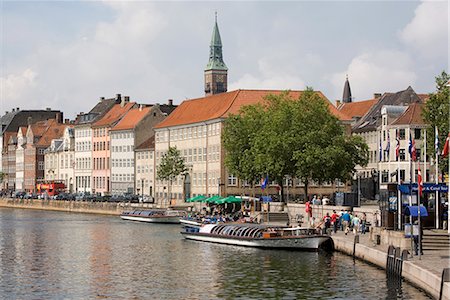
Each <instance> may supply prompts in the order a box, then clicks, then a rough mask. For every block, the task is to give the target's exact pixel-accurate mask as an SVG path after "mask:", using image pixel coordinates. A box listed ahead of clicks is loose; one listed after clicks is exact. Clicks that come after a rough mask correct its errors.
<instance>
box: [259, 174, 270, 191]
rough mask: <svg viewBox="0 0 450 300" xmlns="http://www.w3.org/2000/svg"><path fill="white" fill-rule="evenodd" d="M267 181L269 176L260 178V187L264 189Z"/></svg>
mask: <svg viewBox="0 0 450 300" xmlns="http://www.w3.org/2000/svg"><path fill="white" fill-rule="evenodd" d="M268 181H269V176H266V178H261V189H262V190H264V189H265V188H266V187H267V182H268Z"/></svg>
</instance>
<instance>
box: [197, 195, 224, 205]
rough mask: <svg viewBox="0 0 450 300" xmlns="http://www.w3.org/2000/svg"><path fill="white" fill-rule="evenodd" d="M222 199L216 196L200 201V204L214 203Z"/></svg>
mask: <svg viewBox="0 0 450 300" xmlns="http://www.w3.org/2000/svg"><path fill="white" fill-rule="evenodd" d="M219 199H222V197H220V196H218V195H214V196H212V197H209V198H207V199H205V200H202V202H206V203H215V202H216V201H217V200H219Z"/></svg>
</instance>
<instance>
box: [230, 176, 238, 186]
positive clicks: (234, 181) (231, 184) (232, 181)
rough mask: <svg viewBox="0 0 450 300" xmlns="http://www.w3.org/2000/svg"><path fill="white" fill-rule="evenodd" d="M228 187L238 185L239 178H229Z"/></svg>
mask: <svg viewBox="0 0 450 300" xmlns="http://www.w3.org/2000/svg"><path fill="white" fill-rule="evenodd" d="M228 185H229V186H236V185H237V177H235V176H234V175H233V174H230V175H229V176H228Z"/></svg>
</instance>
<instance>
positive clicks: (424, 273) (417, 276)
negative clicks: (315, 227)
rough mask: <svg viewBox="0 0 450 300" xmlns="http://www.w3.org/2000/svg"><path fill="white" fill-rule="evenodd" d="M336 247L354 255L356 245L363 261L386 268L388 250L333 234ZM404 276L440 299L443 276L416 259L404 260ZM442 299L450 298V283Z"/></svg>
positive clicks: (358, 256)
mask: <svg viewBox="0 0 450 300" xmlns="http://www.w3.org/2000/svg"><path fill="white" fill-rule="evenodd" d="M331 238H332V239H333V243H334V248H335V250H337V251H340V252H342V253H345V254H348V255H351V256H353V246H355V253H354V255H355V257H356V258H359V259H361V260H363V261H366V262H369V263H372V264H374V265H377V266H379V267H381V268H383V269H386V263H387V251H386V252H383V251H380V250H378V249H374V248H373V247H370V246H367V245H364V244H359V243H357V244H356V245H353V243H351V242H350V243H349V240H348V239H347V238H344V237H339V236H331ZM402 277H403V278H405V279H406V280H408V281H409V282H411V283H412V284H414V285H415V286H417V287H419V288H421V289H423V290H424V291H426V292H427V293H428V294H430V295H431V296H433V298H435V299H439V293H440V287H441V277H440V276H438V275H437V274H435V273H434V272H431V271H429V270H427V269H424V268H422V267H420V266H418V265H417V264H416V263H414V261H407V260H406V261H403V270H402ZM442 299H443V300H444V299H446V300H450V283H448V282H447V283H445V284H444V286H443V290H442Z"/></svg>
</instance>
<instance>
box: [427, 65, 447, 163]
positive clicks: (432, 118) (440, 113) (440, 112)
mask: <svg viewBox="0 0 450 300" xmlns="http://www.w3.org/2000/svg"><path fill="white" fill-rule="evenodd" d="M449 80H450V75H449V74H447V73H446V72H444V71H443V72H442V73H441V74H440V75H439V76H437V77H436V91H435V92H434V93H432V94H430V98H429V99H428V100H427V102H425V107H424V109H423V118H424V120H425V122H426V123H427V124H429V125H430V127H429V128H428V132H427V135H428V136H429V137H433V138H430V139H428V142H427V145H428V149H434V130H435V127H437V129H438V132H439V143H440V147H441V149H440V150H441V151H442V147H443V145H444V142H445V139H446V138H447V134H448V133H449V131H450V128H449V126H450V124H449V122H450V88H449V87H448V86H447V83H448V82H449ZM439 167H440V169H441V170H447V169H448V158H447V159H442V158H440V159H439Z"/></svg>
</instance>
